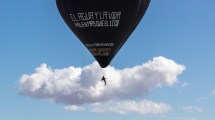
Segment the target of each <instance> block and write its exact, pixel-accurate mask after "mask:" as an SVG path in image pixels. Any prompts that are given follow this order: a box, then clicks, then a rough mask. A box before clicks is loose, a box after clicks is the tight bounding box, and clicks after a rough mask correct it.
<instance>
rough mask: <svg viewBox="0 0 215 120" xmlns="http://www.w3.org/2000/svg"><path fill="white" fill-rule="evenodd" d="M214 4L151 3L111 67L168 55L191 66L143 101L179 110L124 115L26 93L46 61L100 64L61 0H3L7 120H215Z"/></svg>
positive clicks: (0, 85) (1, 84) (0, 90)
mask: <svg viewBox="0 0 215 120" xmlns="http://www.w3.org/2000/svg"><path fill="white" fill-rule="evenodd" d="M214 4H215V1H214V0H205V1H204V2H203V1H201V0H180V1H178V0H162V1H155V0H152V1H151V5H150V7H149V9H148V11H147V13H146V15H145V17H144V19H143V20H142V21H141V23H140V24H139V26H138V27H137V28H136V30H135V31H134V32H133V34H132V35H131V36H130V38H129V40H128V41H127V42H126V44H125V45H124V46H123V48H122V49H121V50H120V52H119V53H118V54H117V55H116V57H115V58H114V59H113V61H112V63H111V66H114V67H115V69H124V68H125V67H130V68H133V66H137V65H141V64H148V63H149V62H148V61H149V60H151V61H153V58H155V57H158V56H163V57H164V59H165V60H172V61H174V62H175V63H176V67H177V65H179V64H181V65H183V66H184V67H186V70H183V72H182V74H180V75H179V74H178V75H177V78H178V80H177V81H174V84H171V85H169V84H164V85H163V86H161V87H155V88H153V89H149V90H148V91H147V93H146V95H144V97H141V98H135V100H136V101H141V100H142V99H144V100H147V101H153V102H154V103H164V104H165V105H167V106H170V107H171V109H168V110H167V111H166V112H161V113H159V114H151V113H149V114H148V113H146V114H138V113H129V114H118V113H117V112H113V111H112V112H95V111H91V110H89V109H90V107H91V106H90V105H88V104H84V105H82V106H81V107H85V110H81V109H79V110H78V111H69V110H65V109H64V107H65V106H66V105H65V103H63V102H62V101H61V102H60V103H58V102H50V101H49V100H46V99H47V98H46V97H44V98H46V99H44V98H43V99H41V98H38V97H37V96H34V95H20V94H19V88H20V84H19V82H20V80H21V79H22V78H21V77H22V76H23V74H28V75H29V74H33V73H35V71H34V69H35V68H38V67H39V66H40V65H41V64H43V63H45V64H47V66H50V67H51V68H52V69H63V68H68V67H69V66H75V68H77V67H84V66H87V65H89V64H92V63H93V61H94V58H93V57H92V56H91V55H90V53H89V52H88V51H87V49H86V48H84V46H83V45H82V44H81V42H80V41H79V40H78V39H77V38H76V37H75V35H74V34H73V33H72V32H71V31H70V30H69V28H68V27H67V26H66V24H65V23H64V21H63V20H62V18H61V16H60V15H59V13H58V10H57V8H56V5H55V1H54V0H49V1H44V0H22V1H14V0H7V1H1V4H0V26H1V27H0V58H1V59H0V99H1V100H0V113H1V115H0V118H1V119H2V120H17V119H18V120H29V119H30V120H38V119H52V120H59V119H63V120H71V119H76V120H85V119H90V120H91V119H104V120H109V119H112V120H118V119H124V120H148V119H150V120H157V119H160V120H168V119H169V120H212V119H213V118H214V117H215V116H214V114H213V111H215V104H214V100H215V81H214V80H215V77H214V68H215V64H214V61H215V56H214V52H215V48H214V46H215V41H214V38H215V30H214V29H215V22H214V21H215V15H214V11H215V7H214ZM168 62H169V61H168ZM167 66H168V65H167ZM152 87H153V85H152ZM32 94H33V93H32ZM119 99H120V98H119ZM140 99H141V100H140ZM109 104H112V103H109ZM107 105H108V104H107ZM107 111H108V110H107Z"/></svg>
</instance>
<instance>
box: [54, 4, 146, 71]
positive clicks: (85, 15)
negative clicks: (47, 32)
mask: <svg viewBox="0 0 215 120" xmlns="http://www.w3.org/2000/svg"><path fill="white" fill-rule="evenodd" d="M149 1H150V0H57V6H58V9H59V11H60V13H61V16H62V17H63V19H64V21H65V22H66V23H67V25H68V26H69V27H70V29H71V30H72V31H73V32H74V33H75V35H76V36H77V37H78V38H79V39H80V40H81V42H82V43H83V44H84V45H85V46H86V47H87V49H88V50H89V51H90V52H91V53H92V55H93V56H94V57H95V58H96V60H97V61H98V62H99V64H100V66H101V67H106V66H107V65H109V63H110V62H111V60H112V59H113V57H114V56H115V55H116V53H117V52H118V51H119V49H120V48H121V47H122V45H123V44H124V43H125V41H126V40H127V38H128V37H129V36H130V34H131V33H132V31H133V30H134V29H135V27H136V26H137V24H138V23H139V21H140V19H141V18H142V17H143V15H144V13H145V11H146V9H147V7H148V4H149Z"/></svg>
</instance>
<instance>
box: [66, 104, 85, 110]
mask: <svg viewBox="0 0 215 120" xmlns="http://www.w3.org/2000/svg"><path fill="white" fill-rule="evenodd" d="M64 109H65V110H68V111H83V110H84V108H82V107H79V106H77V105H68V106H65V107H64Z"/></svg>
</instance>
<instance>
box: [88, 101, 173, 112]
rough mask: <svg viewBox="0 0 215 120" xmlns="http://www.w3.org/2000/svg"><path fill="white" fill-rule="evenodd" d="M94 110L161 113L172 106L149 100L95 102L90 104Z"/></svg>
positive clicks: (167, 110)
mask: <svg viewBox="0 0 215 120" xmlns="http://www.w3.org/2000/svg"><path fill="white" fill-rule="evenodd" d="M92 109H93V110H92V111H94V112H115V113H119V114H129V113H138V114H142V115H145V114H161V113H166V112H169V111H170V110H171V109H172V107H171V106H170V105H167V104H165V103H155V102H152V101H149V100H143V101H140V102H136V101H123V102H109V103H105V104H104V103H102V104H101V103H97V104H94V105H93V106H92Z"/></svg>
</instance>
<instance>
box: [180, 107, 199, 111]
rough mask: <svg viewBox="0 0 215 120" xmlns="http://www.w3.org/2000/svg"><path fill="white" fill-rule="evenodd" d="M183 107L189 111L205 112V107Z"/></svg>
mask: <svg viewBox="0 0 215 120" xmlns="http://www.w3.org/2000/svg"><path fill="white" fill-rule="evenodd" d="M182 109H183V110H185V111H187V112H203V109H202V108H201V107H194V106H184V107H182Z"/></svg>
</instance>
